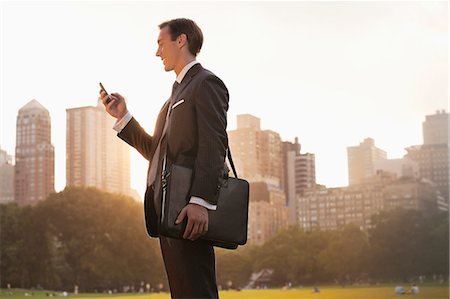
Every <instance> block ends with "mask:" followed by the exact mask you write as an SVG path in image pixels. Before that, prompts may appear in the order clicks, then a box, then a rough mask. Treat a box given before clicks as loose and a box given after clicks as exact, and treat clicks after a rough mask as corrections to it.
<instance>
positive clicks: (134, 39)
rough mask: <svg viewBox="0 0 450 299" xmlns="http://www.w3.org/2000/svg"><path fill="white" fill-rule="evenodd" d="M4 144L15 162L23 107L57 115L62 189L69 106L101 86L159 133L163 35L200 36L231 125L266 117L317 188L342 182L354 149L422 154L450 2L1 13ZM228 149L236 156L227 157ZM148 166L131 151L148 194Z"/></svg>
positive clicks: (50, 8) (443, 70) (77, 7)
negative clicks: (367, 143)
mask: <svg viewBox="0 0 450 299" xmlns="http://www.w3.org/2000/svg"><path fill="white" fill-rule="evenodd" d="M0 12H1V24H0V26H1V30H0V31H1V37H0V38H1V40H0V51H1V52H0V62H1V80H0V113H1V136H0V147H1V148H2V149H4V150H6V151H7V152H8V153H9V154H14V151H15V136H16V135H15V134H16V132H15V123H16V117H17V113H18V110H19V109H20V108H21V107H22V106H24V105H25V104H26V103H28V102H29V101H30V100H32V99H36V100H38V101H39V102H40V103H41V104H42V105H43V106H45V107H46V108H47V109H48V110H49V112H50V116H51V122H52V143H53V145H54V146H55V172H56V173H55V189H56V191H60V190H62V189H64V186H65V133H66V132H65V126H66V111H65V109H67V108H73V107H81V106H89V105H96V102H97V96H98V89H99V88H98V82H100V81H101V82H102V83H103V85H104V86H105V88H106V89H107V90H108V91H109V92H119V93H121V94H122V95H124V96H125V97H126V98H127V101H128V108H129V110H130V112H131V113H132V114H133V115H134V117H135V118H136V119H137V120H138V121H139V122H140V123H141V125H142V126H143V127H144V128H145V129H147V130H148V132H150V133H152V132H153V129H154V124H155V120H156V116H157V114H158V112H159V110H160V108H161V106H162V104H163V103H164V102H165V100H166V99H167V98H168V96H169V94H170V90H171V85H172V83H173V81H174V80H175V74H174V73H173V72H170V73H166V72H165V71H164V69H163V65H162V61H161V60H160V58H158V57H156V56H155V53H156V48H157V43H156V40H157V37H158V33H159V29H158V24H160V23H161V22H163V21H165V20H169V19H172V18H177V17H187V18H191V19H193V20H195V21H196V22H197V24H198V25H199V26H200V28H201V29H202V31H203V34H204V44H203V47H202V51H201V53H200V55H199V56H198V61H199V62H200V63H202V65H203V66H204V67H205V68H207V69H209V70H211V71H213V72H214V73H215V74H216V75H218V76H219V77H220V78H221V79H222V80H223V81H224V82H225V84H226V86H227V87H228V90H229V93H230V109H229V111H228V129H229V130H232V129H235V128H236V115H238V114H245V113H250V114H252V115H255V116H257V117H259V118H261V127H262V129H267V130H272V131H275V132H278V133H279V134H280V136H281V139H282V140H283V141H293V140H294V138H295V137H298V138H299V142H300V143H301V146H302V153H306V152H309V153H314V154H315V156H316V181H317V183H320V184H324V185H326V186H328V187H337V186H346V185H347V184H348V168H347V147H348V146H355V145H358V144H359V143H360V142H362V141H363V140H364V139H365V138H367V137H371V138H373V139H375V144H376V146H377V147H379V148H381V149H383V150H385V151H386V152H387V155H388V158H401V157H403V155H404V154H405V153H406V151H405V147H408V146H410V145H416V144H421V143H422V141H423V140H422V122H423V121H424V120H425V115H430V114H434V113H435V112H436V110H441V109H445V110H447V111H448V110H449V109H448V108H449V103H448V85H449V84H448V39H449V35H448V2H446V1H441V2H433V1H426V2H420V1H415V2H393V1H392V2H341V1H334V2H257V1H253V2H189V1H183V2H145V1H139V2H132V1H127V2H120V1H114V2H108V1H102V2H86V1H79V2H68V1H64V2H39V1H33V2H18V1H11V2H8V1H6V2H5V1H3V2H1V11H0ZM231 150H232V149H231ZM146 172H147V164H146V161H145V160H144V159H143V158H142V157H141V156H140V155H139V154H138V153H137V152H136V151H135V150H132V151H131V174H132V175H131V185H132V188H135V189H136V190H137V191H138V192H139V194H140V195H141V196H143V193H144V189H145V177H146Z"/></svg>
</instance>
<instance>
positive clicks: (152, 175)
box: [147, 81, 180, 186]
mask: <svg viewBox="0 0 450 299" xmlns="http://www.w3.org/2000/svg"><path fill="white" fill-rule="evenodd" d="M179 85H180V84H179V83H178V82H177V81H175V82H174V83H173V85H172V94H171V96H170V100H169V106H168V107H167V113H166V120H165V122H164V127H163V130H162V133H161V137H160V138H159V142H158V146H157V147H156V150H155V153H154V154H153V157H152V161H151V163H150V168H149V171H148V176H147V186H150V185H153V184H154V183H155V180H156V174H157V169H158V165H159V157H160V154H161V143H162V140H163V138H164V137H165V135H166V131H167V127H168V123H169V116H170V112H171V110H172V109H171V107H172V105H173V102H174V101H175V96H174V94H175V91H176V89H177V87H178V86H179Z"/></svg>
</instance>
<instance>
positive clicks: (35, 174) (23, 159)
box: [14, 99, 55, 204]
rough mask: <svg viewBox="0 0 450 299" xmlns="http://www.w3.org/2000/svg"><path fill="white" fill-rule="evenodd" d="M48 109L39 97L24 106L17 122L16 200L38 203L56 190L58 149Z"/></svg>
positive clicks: (23, 202) (21, 202) (22, 202)
mask: <svg viewBox="0 0 450 299" xmlns="http://www.w3.org/2000/svg"><path fill="white" fill-rule="evenodd" d="M50 128H51V123H50V115H49V113H48V110H47V109H45V107H44V106H42V105H41V104H40V103H39V102H38V101H36V100H35V99H33V100H31V101H30V102H28V104H26V105H25V106H23V107H22V108H20V110H19V113H18V115H17V123H16V165H15V179H14V180H15V188H14V189H15V196H14V197H15V200H16V201H17V202H18V203H20V204H27V203H35V202H37V201H39V200H43V199H45V198H46V197H47V195H48V194H49V193H50V192H54V191H55V184H54V179H55V150H54V147H53V145H52V144H51V132H50Z"/></svg>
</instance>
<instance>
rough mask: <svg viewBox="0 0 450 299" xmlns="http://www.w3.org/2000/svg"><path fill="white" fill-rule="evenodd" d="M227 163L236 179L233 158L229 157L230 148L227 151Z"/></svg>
mask: <svg viewBox="0 0 450 299" xmlns="http://www.w3.org/2000/svg"><path fill="white" fill-rule="evenodd" d="M227 155H228V162H230V166H231V169H232V170H233V174H234V177H235V178H238V176H237V172H236V168H235V167H234V163H233V158H232V157H231V151H230V148H228V149H227Z"/></svg>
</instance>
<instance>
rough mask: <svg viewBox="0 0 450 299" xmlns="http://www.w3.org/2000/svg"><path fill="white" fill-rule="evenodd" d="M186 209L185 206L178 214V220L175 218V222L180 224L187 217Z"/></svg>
mask: <svg viewBox="0 0 450 299" xmlns="http://www.w3.org/2000/svg"><path fill="white" fill-rule="evenodd" d="M186 211H187V209H186V207H184V208H183V209H182V210H181V212H180V214H179V215H178V217H177V220H175V224H180V223H181V221H183V219H184V217H186Z"/></svg>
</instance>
